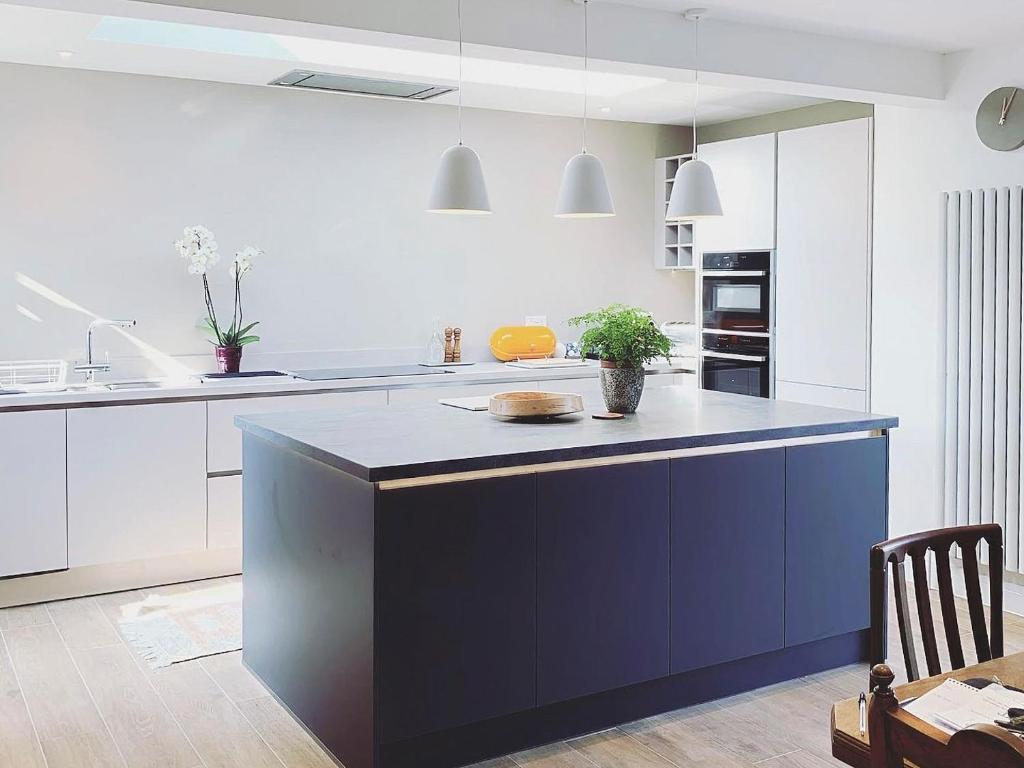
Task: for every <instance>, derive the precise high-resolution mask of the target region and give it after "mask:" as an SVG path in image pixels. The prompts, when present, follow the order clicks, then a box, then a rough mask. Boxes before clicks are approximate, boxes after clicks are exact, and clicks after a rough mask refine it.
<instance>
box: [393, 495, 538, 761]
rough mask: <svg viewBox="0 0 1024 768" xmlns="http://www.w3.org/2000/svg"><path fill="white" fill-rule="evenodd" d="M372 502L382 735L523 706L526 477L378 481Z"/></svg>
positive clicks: (530, 588) (529, 500)
mask: <svg viewBox="0 0 1024 768" xmlns="http://www.w3.org/2000/svg"><path fill="white" fill-rule="evenodd" d="M376 508H377V544H376V550H377V566H376V580H377V631H378V638H377V643H376V651H377V660H376V664H377V669H378V671H379V678H378V680H379V682H378V697H379V712H380V717H381V736H382V739H383V740H384V741H394V740H397V739H401V738H406V737H410V736H418V735H421V734H424V733H429V732H431V731H438V730H443V729H446V728H452V727H454V726H458V725H463V724H466V723H470V722H475V721H478V720H486V719H488V718H491V717H497V716H499V715H505V714H508V713H510V712H516V711H519V710H524V709H529V708H531V707H533V706H534V705H535V702H536V676H537V667H536V600H537V554H536V553H537V529H536V525H537V516H536V511H537V509H536V478H535V477H534V476H533V475H523V476H517V477H505V478H494V479H486V480H476V481H471V482H459V483H446V484H443V485H430V486H421V487H416V488H404V489H395V490H384V491H379V492H378V494H377V507H376Z"/></svg>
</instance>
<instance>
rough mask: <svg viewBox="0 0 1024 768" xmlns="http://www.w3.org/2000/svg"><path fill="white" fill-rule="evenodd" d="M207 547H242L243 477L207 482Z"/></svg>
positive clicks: (212, 478)
mask: <svg viewBox="0 0 1024 768" xmlns="http://www.w3.org/2000/svg"><path fill="white" fill-rule="evenodd" d="M206 510H207V511H206V548H207V549H225V548H228V547H241V546H242V476H241V475H228V476H227V477H211V478H210V479H209V480H207V481H206Z"/></svg>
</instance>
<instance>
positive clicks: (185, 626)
mask: <svg viewBox="0 0 1024 768" xmlns="http://www.w3.org/2000/svg"><path fill="white" fill-rule="evenodd" d="M121 613H122V617H121V619H120V620H119V621H118V625H119V629H120V630H121V635H122V636H123V637H124V639H125V642H127V643H128V644H129V645H131V646H132V647H133V648H134V649H135V650H136V651H138V653H139V655H140V656H141V657H142V658H144V659H145V660H146V661H147V662H148V663H149V665H150V666H151V667H153V668H154V669H156V668H159V667H168V666H170V665H171V664H176V663H178V662H181V661H188V660H190V659H198V658H201V657H203V656H213V655H215V654H218V653H227V652H228V651H237V650H239V649H240V648H241V647H242V585H241V584H239V583H233V584H219V585H215V586H211V587H205V588H204V587H201V586H200V587H196V588H194V589H191V590H189V591H187V592H172V591H169V592H167V593H165V594H161V593H160V592H159V590H157V591H155V592H154V593H153V594H151V595H150V596H149V597H147V598H146V599H145V600H142V601H140V602H136V603H129V604H127V605H124V606H122V608H121Z"/></svg>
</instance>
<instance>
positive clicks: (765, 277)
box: [701, 251, 772, 333]
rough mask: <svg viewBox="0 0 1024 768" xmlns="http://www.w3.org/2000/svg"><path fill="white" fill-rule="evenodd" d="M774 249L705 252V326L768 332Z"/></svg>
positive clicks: (749, 331) (702, 303)
mask: <svg viewBox="0 0 1024 768" xmlns="http://www.w3.org/2000/svg"><path fill="white" fill-rule="evenodd" d="M770 270H771V252H770V251H741V252H737V253H705V254H704V258H703V272H702V290H701V293H702V298H701V305H702V315H703V326H704V327H705V328H713V329H716V330H722V331H744V332H748V333H751V332H753V333H768V331H769V327H770V325H771V292H772V291H771V273H770Z"/></svg>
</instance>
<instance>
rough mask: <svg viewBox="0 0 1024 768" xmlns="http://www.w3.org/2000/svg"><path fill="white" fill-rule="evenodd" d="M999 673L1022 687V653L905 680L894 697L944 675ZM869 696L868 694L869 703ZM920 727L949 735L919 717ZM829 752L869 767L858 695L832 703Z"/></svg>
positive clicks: (858, 766) (989, 675)
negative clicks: (919, 678) (911, 680)
mask: <svg viewBox="0 0 1024 768" xmlns="http://www.w3.org/2000/svg"><path fill="white" fill-rule="evenodd" d="M993 676H994V677H998V678H999V679H1000V680H1001V681H1002V682H1003V683H1005V684H1006V685H1011V686H1013V687H1015V688H1024V653H1014V654H1012V655H1010V656H1004V657H1003V658H1001V659H994V660H992V661H986V662H984V663H982V664H975V665H974V666H972V667H964V668H963V669H958V670H956V671H955V672H944V673H943V674H941V675H935V677H926V678H924V679H923V680H918V681H917V682H916V683H907V684H906V685H901V686H898V687H896V688H895V689H894V690H895V692H896V698H897V699H899V700H900V701H905V700H906V699H909V698H912V697H915V696H920V695H921V694H922V693H925V692H927V691H930V690H931V689H932V688H934V687H935V686H937V685H938V684H939V683H941V682H942V681H943V680H945V679H946V678H947V677H951V678H953V679H954V680H967V679H968V678H972V677H985V678H988V679H992V677H993ZM864 685H865V687H867V670H865V671H864ZM870 702H871V697H870V696H869V697H868V703H869V704H870ZM921 724H922V726H926V727H924V728H922V729H921V730H922V731H926V732H928V733H932V734H935V738H940V737H945V738H946V739H948V738H949V737H948V736H946V735H945V734H943V733H941V732H940V731H938V730H937V729H935V728H932V727H930V726H927V724H926V723H924V722H923V721H922V723H921ZM831 732H832V756H833V757H835V758H836V759H837V760H841V761H842V762H844V763H846V764H847V765H850V766H853V767H854V768H869V764H870V750H871V747H870V744H869V743H868V735H867V733H864V734H861V732H860V711H859V709H858V706H857V699H856V698H853V699H846V700H844V701H840V702H838V703H837V704H834V705H833V706H832V722H831Z"/></svg>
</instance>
